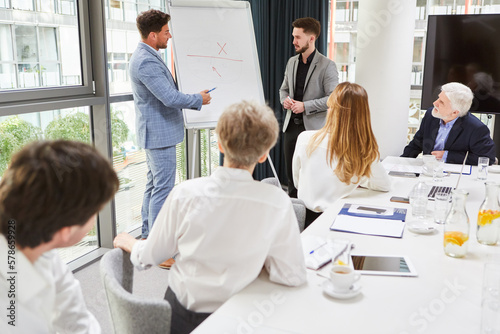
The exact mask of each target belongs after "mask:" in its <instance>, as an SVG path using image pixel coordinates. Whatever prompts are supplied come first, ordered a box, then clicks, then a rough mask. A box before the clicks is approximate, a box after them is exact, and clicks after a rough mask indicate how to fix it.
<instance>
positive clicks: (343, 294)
mask: <svg viewBox="0 0 500 334" xmlns="http://www.w3.org/2000/svg"><path fill="white" fill-rule="evenodd" d="M323 291H324V292H325V293H326V294H327V295H329V296H330V297H333V298H338V299H349V298H353V297H356V296H357V295H359V294H360V293H361V285H360V284H359V283H357V282H356V283H354V284H353V285H352V286H351V288H350V289H349V290H345V291H338V290H335V289H334V288H333V284H332V282H331V281H330V280H325V281H324V282H323Z"/></svg>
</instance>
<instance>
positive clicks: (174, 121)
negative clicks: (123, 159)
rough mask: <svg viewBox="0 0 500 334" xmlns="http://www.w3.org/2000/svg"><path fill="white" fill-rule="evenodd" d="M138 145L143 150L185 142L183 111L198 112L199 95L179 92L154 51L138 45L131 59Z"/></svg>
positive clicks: (200, 99) (200, 102)
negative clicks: (191, 110) (196, 110)
mask: <svg viewBox="0 0 500 334" xmlns="http://www.w3.org/2000/svg"><path fill="white" fill-rule="evenodd" d="M129 66H130V77H131V81H132V92H133V94H134V102H135V114H136V117H135V121H136V131H137V141H138V144H139V146H140V147H142V148H146V149H153V148H162V147H169V146H174V145H176V144H178V143H180V142H182V140H183V139H184V122H183V117H182V110H181V109H182V108H185V109H198V110H199V109H200V108H201V105H202V101H203V99H202V97H201V95H200V94H183V93H181V92H179V90H178V89H177V86H176V84H175V82H174V79H173V77H172V74H171V73H170V71H169V69H168V68H167V65H166V64H165V62H164V61H163V59H161V57H160V56H159V54H158V53H157V52H155V50H154V49H152V48H151V47H149V46H148V45H146V44H144V43H139V45H138V46H137V49H136V50H135V52H134V54H133V55H132V57H131V58H130V64H129Z"/></svg>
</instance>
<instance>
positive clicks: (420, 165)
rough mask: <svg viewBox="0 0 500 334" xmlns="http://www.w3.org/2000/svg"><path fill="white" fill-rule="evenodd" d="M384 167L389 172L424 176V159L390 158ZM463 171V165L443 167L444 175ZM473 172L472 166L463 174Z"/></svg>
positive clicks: (383, 164) (385, 160)
mask: <svg viewBox="0 0 500 334" xmlns="http://www.w3.org/2000/svg"><path fill="white" fill-rule="evenodd" d="M382 166H384V168H385V170H386V171H387V172H404V173H417V174H422V173H423V172H424V170H423V169H424V162H423V161H422V158H402V157H392V156H389V157H387V158H385V159H384V161H383V162H382ZM461 169H462V165H461V164H447V163H445V164H444V166H443V173H452V174H460V170H461ZM471 172H472V166H470V165H465V166H464V170H463V172H462V174H463V175H470V174H471ZM431 176H432V175H431Z"/></svg>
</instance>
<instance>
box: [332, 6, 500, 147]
mask: <svg viewBox="0 0 500 334" xmlns="http://www.w3.org/2000/svg"><path fill="white" fill-rule="evenodd" d="M330 5H331V6H336V7H335V8H334V11H333V12H334V13H335V24H334V27H335V28H334V32H333V33H334V38H333V40H334V43H335V46H334V48H333V50H334V57H333V60H334V61H335V62H336V64H337V68H338V71H339V81H340V82H343V81H355V77H356V74H355V69H356V38H357V16H358V15H357V10H358V1H353V0H336V1H335V0H332V1H331V2H330ZM486 13H500V0H417V7H416V12H415V37H414V44H413V45H414V47H413V61H412V69H411V72H412V73H411V88H410V89H411V90H410V101H409V109H408V141H410V140H411V139H412V138H413V135H414V134H415V132H416V131H417V130H418V127H419V124H420V120H421V118H422V117H423V114H424V112H425V110H423V111H422V110H420V99H421V96H422V79H423V66H424V54H425V43H426V33H427V16H428V15H450V14H486ZM329 33H332V32H329ZM476 116H478V117H479V118H480V119H481V120H482V121H483V122H485V123H486V124H487V125H488V126H489V127H491V126H492V124H493V121H492V119H491V118H488V117H486V116H482V115H481V116H480V115H476Z"/></svg>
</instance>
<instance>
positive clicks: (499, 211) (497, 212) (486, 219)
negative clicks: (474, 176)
mask: <svg viewBox="0 0 500 334" xmlns="http://www.w3.org/2000/svg"><path fill="white" fill-rule="evenodd" d="M484 185H485V186H486V195H485V197H484V201H483V204H481V207H480V208H479V213H478V215H477V232H476V237H477V241H478V242H479V243H481V244H483V245H495V244H496V243H497V241H498V233H499V230H500V219H499V218H500V203H498V192H499V191H500V184H498V183H495V182H485V183H484Z"/></svg>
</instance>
